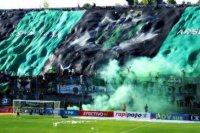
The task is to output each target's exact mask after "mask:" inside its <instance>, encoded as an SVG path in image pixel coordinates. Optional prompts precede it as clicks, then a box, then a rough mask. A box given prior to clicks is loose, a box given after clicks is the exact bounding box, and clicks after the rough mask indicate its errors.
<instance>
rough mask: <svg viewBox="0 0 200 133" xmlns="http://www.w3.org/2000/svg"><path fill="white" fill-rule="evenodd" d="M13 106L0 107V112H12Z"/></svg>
mask: <svg viewBox="0 0 200 133" xmlns="http://www.w3.org/2000/svg"><path fill="white" fill-rule="evenodd" d="M12 112H13V108H12V107H0V113H12Z"/></svg>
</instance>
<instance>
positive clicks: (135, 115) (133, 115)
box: [0, 107, 200, 121]
mask: <svg viewBox="0 0 200 133" xmlns="http://www.w3.org/2000/svg"><path fill="white" fill-rule="evenodd" d="M30 111H32V113H35V114H40V113H45V114H47V115H52V114H54V113H55V111H57V112H56V114H59V115H62V116H64V115H67V116H88V117H115V118H116V119H133V120H137V119H140V120H141V119H145V120H150V119H158V120H185V121H200V115H188V114H165V113H144V112H122V111H84V110H80V111H79V110H54V109H46V110H45V111H44V110H43V109H23V110H22V113H30ZM12 112H13V108H12V107H0V113H12Z"/></svg>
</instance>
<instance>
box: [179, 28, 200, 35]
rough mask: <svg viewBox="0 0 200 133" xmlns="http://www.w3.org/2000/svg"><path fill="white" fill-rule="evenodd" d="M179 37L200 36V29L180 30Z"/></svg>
mask: <svg viewBox="0 0 200 133" xmlns="http://www.w3.org/2000/svg"><path fill="white" fill-rule="evenodd" d="M177 35H200V29H180V30H179V31H178V32H177Z"/></svg>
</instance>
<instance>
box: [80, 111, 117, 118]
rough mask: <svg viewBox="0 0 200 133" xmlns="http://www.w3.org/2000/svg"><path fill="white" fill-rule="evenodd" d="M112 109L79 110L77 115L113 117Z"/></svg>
mask: <svg viewBox="0 0 200 133" xmlns="http://www.w3.org/2000/svg"><path fill="white" fill-rule="evenodd" d="M113 114H114V112H112V111H79V116H91V117H113Z"/></svg>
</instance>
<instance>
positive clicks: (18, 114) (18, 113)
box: [17, 108, 20, 116]
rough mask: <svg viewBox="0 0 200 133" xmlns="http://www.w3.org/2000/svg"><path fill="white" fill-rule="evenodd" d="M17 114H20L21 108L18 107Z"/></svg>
mask: <svg viewBox="0 0 200 133" xmlns="http://www.w3.org/2000/svg"><path fill="white" fill-rule="evenodd" d="M17 116H20V109H19V108H17Z"/></svg>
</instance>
